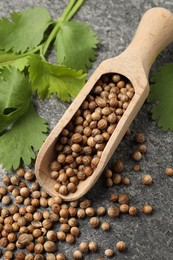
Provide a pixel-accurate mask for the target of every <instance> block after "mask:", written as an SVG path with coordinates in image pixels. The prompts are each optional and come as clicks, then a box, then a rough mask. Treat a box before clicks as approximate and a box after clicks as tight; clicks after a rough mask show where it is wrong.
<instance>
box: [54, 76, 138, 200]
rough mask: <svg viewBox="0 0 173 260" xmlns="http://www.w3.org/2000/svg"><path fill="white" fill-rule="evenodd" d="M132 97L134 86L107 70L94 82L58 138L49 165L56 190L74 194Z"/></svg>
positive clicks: (94, 163)
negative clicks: (54, 158) (107, 72)
mask: <svg viewBox="0 0 173 260" xmlns="http://www.w3.org/2000/svg"><path fill="white" fill-rule="evenodd" d="M133 96H134V87H133V86H132V85H131V83H130V82H129V80H128V79H127V78H125V77H124V76H121V75H119V74H113V73H110V74H105V75H103V76H102V77H101V78H100V79H99V80H98V81H97V83H96V84H95V86H94V87H93V89H92V90H91V92H90V93H89V95H88V96H87V97H86V99H85V100H84V101H83V103H82V105H81V106H80V108H79V109H78V110H77V112H76V113H75V115H74V116H73V118H72V119H71V121H70V122H69V123H68V125H67V126H66V127H65V128H64V129H63V130H62V132H61V133H60V135H59V137H58V141H57V144H56V147H55V150H56V151H55V153H56V160H55V161H53V162H52V163H51V165H50V169H51V173H50V174H51V178H52V179H54V180H56V184H55V185H54V189H55V190H56V191H57V192H59V193H60V194H62V195H67V194H68V193H74V192H75V191H76V189H77V186H78V184H79V182H80V181H84V180H85V179H86V178H87V177H89V176H91V175H92V174H93V172H94V170H95V169H96V167H97V165H98V163H99V161H100V158H101V156H102V152H103V150H104V148H105V146H106V144H107V142H108V141H109V139H110V137H111V135H112V133H113V132H114V130H115V128H116V126H117V124H118V122H119V120H120V119H121V117H122V116H123V113H124V111H125V110H126V109H127V107H128V105H129V103H130V101H131V99H132V98H133Z"/></svg>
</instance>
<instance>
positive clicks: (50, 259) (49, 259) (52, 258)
mask: <svg viewBox="0 0 173 260" xmlns="http://www.w3.org/2000/svg"><path fill="white" fill-rule="evenodd" d="M46 260H56V257H55V255H54V254H51V253H46Z"/></svg>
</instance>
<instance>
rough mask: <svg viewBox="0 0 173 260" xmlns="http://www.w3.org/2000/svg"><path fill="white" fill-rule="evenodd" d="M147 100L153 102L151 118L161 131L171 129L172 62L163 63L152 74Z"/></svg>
mask: <svg viewBox="0 0 173 260" xmlns="http://www.w3.org/2000/svg"><path fill="white" fill-rule="evenodd" d="M151 81H152V84H151V92H150V94H149V97H148V101H149V102H152V103H155V106H154V108H153V109H152V110H151V113H152V118H153V119H154V120H157V121H158V126H159V127H160V128H162V130H163V131H168V130H172V131H173V116H172V115H173V64H165V65H163V66H162V67H161V68H160V69H159V70H158V71H157V72H155V74H154V75H153V77H152V79H151Z"/></svg>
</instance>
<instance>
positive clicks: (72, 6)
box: [40, 0, 85, 56]
mask: <svg viewBox="0 0 173 260" xmlns="http://www.w3.org/2000/svg"><path fill="white" fill-rule="evenodd" d="M84 1H85V0H77V2H76V0H70V2H69V4H68V6H67V7H66V9H65V10H64V12H63V14H62V15H61V17H60V19H59V20H58V22H57V24H56V25H55V27H54V28H53V30H52V32H51V33H50V35H49V37H48V39H47V40H46V42H45V43H44V45H43V47H42V48H41V49H40V54H41V55H42V56H45V54H46V52H47V49H48V48H49V45H50V43H51V42H52V41H53V40H54V39H55V37H56V35H57V33H58V32H59V30H60V28H61V24H62V23H64V22H67V21H69V20H70V19H71V18H72V17H73V16H74V14H75V13H76V12H77V10H78V9H79V8H80V6H81V5H82V4H83V2H84Z"/></svg>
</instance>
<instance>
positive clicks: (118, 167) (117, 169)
mask: <svg viewBox="0 0 173 260" xmlns="http://www.w3.org/2000/svg"><path fill="white" fill-rule="evenodd" d="M123 169H124V165H123V163H122V161H121V160H117V161H116V162H115V163H114V171H115V172H117V173H121V172H122V171H123Z"/></svg>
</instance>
